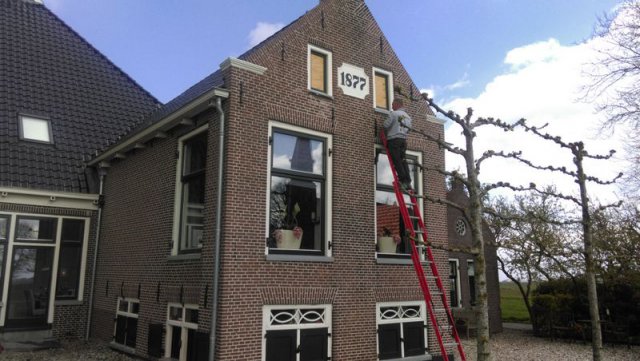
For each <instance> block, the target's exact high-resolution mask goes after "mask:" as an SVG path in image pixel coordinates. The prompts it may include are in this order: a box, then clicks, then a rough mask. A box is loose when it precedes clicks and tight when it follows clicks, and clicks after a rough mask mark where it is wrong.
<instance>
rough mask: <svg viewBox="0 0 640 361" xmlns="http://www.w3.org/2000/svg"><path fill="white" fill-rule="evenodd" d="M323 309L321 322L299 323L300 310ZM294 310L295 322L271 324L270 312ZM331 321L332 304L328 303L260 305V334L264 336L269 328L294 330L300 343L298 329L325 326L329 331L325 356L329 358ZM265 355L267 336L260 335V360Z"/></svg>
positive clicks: (264, 358) (298, 358)
mask: <svg viewBox="0 0 640 361" xmlns="http://www.w3.org/2000/svg"><path fill="white" fill-rule="evenodd" d="M319 308H321V309H324V317H322V322H317V321H316V322H314V323H300V322H299V321H300V320H301V318H302V316H303V313H302V310H307V309H319ZM292 309H294V310H296V314H295V316H294V317H293V319H294V320H295V321H296V323H295V324H293V325H290V324H287V325H277V324H276V325H273V324H272V322H271V312H272V311H278V310H292ZM332 323H333V321H332V306H331V305H330V304H319V305H265V306H262V335H263V336H266V335H267V331H271V330H296V331H297V339H296V344H297V345H300V330H302V329H313V328H327V329H328V332H329V338H328V340H327V357H329V358H331V343H332V342H331V336H330V335H331V332H332V330H331V324H332ZM266 357H267V338H266V337H262V359H261V360H262V361H265V360H266ZM296 360H300V354H299V353H298V354H297V356H296Z"/></svg>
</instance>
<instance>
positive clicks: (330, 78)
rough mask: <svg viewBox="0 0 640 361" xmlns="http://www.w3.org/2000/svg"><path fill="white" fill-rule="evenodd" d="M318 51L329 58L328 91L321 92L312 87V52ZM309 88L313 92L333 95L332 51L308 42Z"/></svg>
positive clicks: (327, 64)
mask: <svg viewBox="0 0 640 361" xmlns="http://www.w3.org/2000/svg"><path fill="white" fill-rule="evenodd" d="M312 51H313V52H316V53H320V54H322V55H324V56H325V57H326V59H327V61H326V63H325V76H326V82H327V92H326V93H325V92H321V91H319V90H317V89H313V88H312V87H311V52H312ZM307 89H308V90H309V91H311V92H314V93H317V94H322V95H328V96H333V59H332V56H331V52H330V51H328V50H325V49H322V48H319V47H317V46H315V45H311V44H307Z"/></svg>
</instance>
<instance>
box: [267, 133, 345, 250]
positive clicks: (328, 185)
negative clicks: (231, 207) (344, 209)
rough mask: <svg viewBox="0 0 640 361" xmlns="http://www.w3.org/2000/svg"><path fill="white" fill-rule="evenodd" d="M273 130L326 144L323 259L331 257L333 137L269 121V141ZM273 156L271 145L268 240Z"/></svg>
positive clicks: (268, 159)
mask: <svg viewBox="0 0 640 361" xmlns="http://www.w3.org/2000/svg"><path fill="white" fill-rule="evenodd" d="M274 128H279V129H284V130H290V131H293V132H296V133H300V134H308V135H310V136H314V137H318V138H324V139H325V142H326V147H327V148H326V149H327V155H326V156H325V158H324V162H325V170H326V172H327V173H326V175H325V193H324V194H325V199H324V202H325V209H324V215H323V216H324V217H325V224H324V235H325V238H326V239H325V240H324V249H323V251H324V255H323V256H325V257H331V252H332V249H333V247H329V244H330V243H331V242H332V229H333V224H332V218H333V203H332V202H333V201H332V199H333V194H332V190H333V184H332V181H333V157H332V156H331V149H333V136H332V135H331V134H327V133H322V132H318V131H315V130H310V129H306V128H302V127H298V126H295V125H291V124H286V123H282V122H277V121H269V135H268V136H269V139H273V138H272V137H273V129H274ZM272 154H273V145H272V144H269V147H268V150H267V185H266V194H267V197H266V199H265V205H266V208H265V210H266V212H265V213H266V214H265V221H264V224H265V230H264V234H265V239H267V238H269V209H271V166H272V165H271V157H272ZM264 252H265V255H269V247H268V246H267V245H266V244H265V251H264ZM283 256H285V257H287V256H289V255H283ZM296 256H298V255H293V254H292V255H291V257H296ZM323 256H311V257H323Z"/></svg>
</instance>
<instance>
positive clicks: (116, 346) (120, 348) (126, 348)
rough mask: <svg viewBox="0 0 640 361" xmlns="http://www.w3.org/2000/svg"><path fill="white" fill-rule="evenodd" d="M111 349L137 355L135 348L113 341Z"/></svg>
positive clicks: (110, 344) (110, 345)
mask: <svg viewBox="0 0 640 361" xmlns="http://www.w3.org/2000/svg"><path fill="white" fill-rule="evenodd" d="M109 347H111V348H112V349H114V350H117V351H120V352H124V353H127V354H130V355H135V354H136V349H135V348H131V347H129V346H125V345H121V344H119V343H115V342H113V341H111V342H110V343H109Z"/></svg>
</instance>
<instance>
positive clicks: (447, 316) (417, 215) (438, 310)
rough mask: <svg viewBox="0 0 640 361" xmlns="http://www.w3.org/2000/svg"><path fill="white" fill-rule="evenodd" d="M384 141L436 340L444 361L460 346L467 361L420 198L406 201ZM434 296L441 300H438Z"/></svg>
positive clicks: (383, 137) (411, 195) (411, 198)
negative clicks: (427, 270) (423, 256)
mask: <svg viewBox="0 0 640 361" xmlns="http://www.w3.org/2000/svg"><path fill="white" fill-rule="evenodd" d="M380 139H381V140H382V144H383V146H384V149H385V151H386V153H387V157H388V159H389V166H390V167H391V173H392V174H393V189H394V191H395V194H396V199H397V201H398V206H399V207H400V213H401V214H402V221H403V222H404V226H405V229H406V230H408V231H409V232H408V233H409V240H410V242H409V243H410V244H411V260H412V261H413V268H414V269H415V271H416V275H417V276H418V281H419V282H420V288H421V289H422V294H423V295H424V301H425V303H426V306H427V313H428V314H429V319H430V320H431V324H432V325H433V326H434V327H433V330H434V333H435V335H436V339H437V340H438V345H439V346H440V352H441V353H442V359H443V360H444V361H449V356H448V353H447V350H448V349H450V350H452V348H453V347H457V349H458V353H459V354H460V358H461V360H462V361H466V355H465V353H464V349H463V348H462V343H461V342H460V337H458V331H457V330H456V327H455V320H454V319H453V315H452V314H451V309H450V308H449V304H448V303H447V296H446V294H445V291H444V286H443V284H442V279H441V278H440V274H439V273H438V267H437V265H436V263H435V261H434V259H433V253H432V252H431V246H430V242H429V240H428V238H427V229H426V228H425V226H424V221H423V219H422V215H421V214H422V212H421V211H420V206H419V204H418V199H417V198H418V196H417V195H416V194H415V193H413V192H410V193H408V196H409V202H405V199H404V194H405V193H403V192H402V190H401V188H400V182H399V180H398V174H397V173H396V169H395V167H394V165H393V161H392V160H391V154H390V153H389V148H388V146H387V138H386V136H385V134H384V131H381V132H380ZM409 209H411V210H412V211H413V215H411V214H409ZM416 226H417V227H416ZM419 235H420V236H422V240H419V239H418V236H419ZM416 243H417V244H419V246H416ZM418 248H420V249H423V248H424V249H425V250H426V255H427V264H428V265H429V268H430V270H431V275H425V273H424V269H423V268H422V263H421V261H420V254H419V253H418V252H419V251H418ZM428 280H433V281H434V282H435V284H436V287H437V288H438V291H434V292H431V291H430V290H429V282H428ZM432 295H436V296H440V297H436V298H434V297H432ZM438 302H439V303H438ZM438 306H439V307H438ZM441 324H442V325H446V327H441V326H440V325H441ZM444 334H448V335H450V336H451V338H452V339H453V341H454V342H450V343H445V342H444V341H443V335H444ZM451 361H453V360H451Z"/></svg>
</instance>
